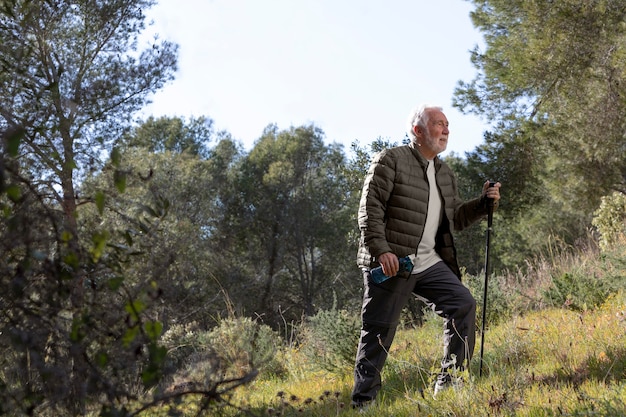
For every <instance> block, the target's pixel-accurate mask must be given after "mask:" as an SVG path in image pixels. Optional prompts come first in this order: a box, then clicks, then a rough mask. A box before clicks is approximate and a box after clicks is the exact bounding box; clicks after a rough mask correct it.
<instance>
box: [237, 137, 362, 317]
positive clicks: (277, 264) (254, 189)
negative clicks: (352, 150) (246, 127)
mask: <svg viewBox="0 0 626 417" xmlns="http://www.w3.org/2000/svg"><path fill="white" fill-rule="evenodd" d="M344 167H345V160H344V156H343V153H342V152H341V148H340V147H339V146H337V145H331V146H326V145H324V142H323V133H322V131H321V130H319V129H318V128H315V127H313V126H302V127H297V128H291V129H289V130H286V131H279V130H278V129H277V127H276V126H273V125H270V126H268V127H267V128H266V129H265V131H264V132H263V135H262V136H261V138H260V139H259V140H258V141H257V142H256V144H255V146H254V149H252V151H251V152H250V153H249V155H248V156H247V157H246V158H244V160H243V161H242V164H241V166H240V177H239V178H238V182H237V186H236V188H237V190H238V192H239V202H238V205H236V206H234V207H233V210H232V211H231V214H230V217H229V218H230V221H229V222H227V223H225V226H226V227H228V229H229V230H231V231H235V233H236V236H237V239H238V242H239V245H240V246H239V248H240V249H239V250H238V251H237V252H239V254H240V255H244V256H245V258H244V259H245V263H246V264H247V265H249V266H250V267H249V271H251V274H250V275H251V276H248V277H245V281H243V283H242V284H241V285H242V286H244V288H241V289H240V292H238V294H242V295H243V293H244V292H245V293H247V294H250V293H254V294H257V297H256V298H255V299H254V301H255V302H256V303H255V305H253V306H250V307H249V308H251V309H253V310H254V311H256V312H257V313H260V314H267V316H268V318H271V319H272V320H273V322H279V321H278V320H280V317H279V316H278V314H279V312H280V311H283V312H284V311H289V315H288V317H289V318H294V319H299V318H300V316H301V315H302V314H307V315H310V314H313V313H314V310H315V309H316V308H318V307H324V306H327V307H329V306H330V305H331V304H330V301H331V300H332V294H333V292H335V293H336V294H339V297H340V298H341V299H342V300H345V297H344V296H343V294H345V293H346V292H351V291H352V288H353V286H352V285H347V286H346V285H345V284H344V283H343V282H342V280H341V278H342V277H343V272H344V271H346V270H347V271H351V270H354V264H353V263H350V262H348V263H347V262H346V260H347V259H352V258H353V257H354V253H355V251H356V249H355V247H353V246H351V245H350V244H349V242H347V240H346V238H347V236H348V232H349V230H351V229H352V228H353V224H352V223H351V222H350V216H351V215H352V214H353V213H352V210H355V208H354V207H351V206H350V205H348V204H347V203H348V202H349V201H350V198H349V195H350V193H351V192H353V190H351V189H349V188H348V183H347V181H346V177H345V176H344V173H345V170H344ZM346 268H347V269H346ZM274 320H275V321H274Z"/></svg>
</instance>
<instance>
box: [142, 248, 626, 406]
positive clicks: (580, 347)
mask: <svg viewBox="0 0 626 417" xmlns="http://www.w3.org/2000/svg"><path fill="white" fill-rule="evenodd" d="M623 259H626V245H618V246H617V247H616V251H615V252H614V253H613V254H611V256H607V255H604V254H600V253H599V252H598V251H597V250H596V249H594V248H592V249H591V250H586V251H583V252H579V253H575V254H571V253H569V254H567V253H566V254H559V256H555V257H554V258H553V259H548V260H546V259H539V260H538V262H535V263H534V264H532V265H531V267H530V268H528V270H527V271H526V275H525V276H522V275H521V274H520V273H515V274H509V275H507V276H504V277H494V287H495V286H498V288H500V290H501V291H500V292H494V294H493V297H494V300H493V303H492V301H491V299H490V303H491V305H492V306H494V307H495V306H498V303H499V302H501V303H502V302H506V304H502V306H503V307H502V310H503V311H505V310H506V312H507V313H510V314H504V315H502V316H499V317H498V318H499V319H498V320H489V321H488V323H489V326H488V328H487V331H486V334H485V349H484V362H483V374H482V376H479V348H480V334H478V335H477V336H478V338H477V339H478V340H477V343H476V351H475V355H474V359H473V360H472V362H471V364H470V369H469V373H468V375H466V376H467V378H466V380H467V382H466V383H465V384H464V385H463V386H462V387H460V388H456V389H450V390H447V391H444V392H443V393H442V394H441V395H439V396H437V398H433V395H432V392H433V390H432V387H433V385H434V379H435V374H436V372H437V371H438V369H439V360H440V358H441V355H442V345H441V343H442V321H441V319H440V318H438V317H437V316H435V315H434V314H432V313H427V315H426V317H425V320H424V324H423V325H422V326H421V327H419V328H401V329H399V330H398V333H397V335H396V339H395V341H394V343H393V345H392V347H391V350H390V354H389V358H388V360H387V363H386V365H385V367H384V369H383V373H382V377H383V388H382V390H381V391H380V393H379V395H378V397H377V399H376V403H375V404H374V405H373V406H372V407H370V408H369V409H367V410H366V411H365V412H363V413H358V412H357V410H353V409H351V407H350V391H351V388H352V382H353V379H352V378H353V377H352V364H351V363H346V364H345V366H344V367H343V369H336V370H335V371H334V372H328V371H320V370H319V369H320V368H319V366H316V365H319V361H316V360H315V358H313V357H312V355H313V353H311V352H312V351H311V350H307V349H302V350H298V349H295V348H288V349H287V348H285V349H283V350H281V352H279V358H280V362H281V363H282V364H283V365H284V368H285V369H286V373H283V374H281V376H269V375H263V374H261V375H259V377H258V378H256V379H255V380H254V381H252V382H251V383H249V384H248V385H245V386H242V387H240V388H238V389H236V390H233V391H231V392H230V393H229V396H228V397H227V400H228V403H229V404H228V405H225V404H213V405H212V406H211V409H210V410H211V411H210V413H204V414H203V413H202V412H199V410H198V408H197V404H198V403H199V402H200V401H198V400H199V398H195V399H194V398H193V397H189V398H187V399H186V400H185V401H184V407H182V408H183V409H182V410H181V407H180V404H179V407H178V410H179V411H181V413H178V414H164V413H167V412H168V410H167V408H163V409H161V410H159V411H158V413H157V414H155V410H152V412H151V413H150V414H145V415H146V416H147V415H150V416H155V415H159V416H161V415H163V416H164V415H180V416H195V415H211V416H224V417H235V416H319V417H332V416H345V417H350V416H356V415H362V416H376V417H379V416H384V417H387V416H389V417H391V416H394V417H404V416H406V417H416V416H432V417H437V416H454V417H466V416H467V417H482V416H498V417H500V416H501V417H508V416H520V417H526V416H527V417H543V416H626V406H625V405H624V402H625V400H626V291H624V290H621V291H619V292H617V293H616V294H613V295H611V296H609V297H608V298H606V299H605V301H604V302H603V303H602V304H601V305H597V304H596V303H591V304H589V306H588V307H587V305H586V304H585V301H586V300H589V299H591V298H592V297H591V296H592V295H594V294H595V291H594V288H593V285H594V281H593V279H598V280H601V281H602V282H609V283H622V288H623V282H624V268H623V267H624V261H623ZM616 260H617V261H616ZM572 271H575V275H576V277H579V278H580V277H582V278H581V279H582V280H583V281H585V282H586V285H587V286H581V287H579V288H578V289H577V292H573V293H572V294H564V297H563V298H562V300H561V299H559V298H548V299H546V298H545V294H546V291H545V290H546V288H548V287H549V286H550V285H551V283H553V282H554V281H555V279H556V280H560V279H562V277H566V276H568V275H567V274H570V275H571V274H572ZM495 278H497V279H495ZM561 282H565V283H566V282H567V281H561ZM589 283H590V285H589ZM470 284H471V283H470ZM598 286H599V284H598ZM470 287H471V285H470ZM472 289H473V292H478V293H480V288H479V287H476V288H472ZM507 291H508V292H507ZM568 291H569V290H568ZM571 299H574V300H577V301H580V302H577V303H576V304H577V305H581V306H583V307H584V308H578V309H573V308H572V303H570V302H569V300H571ZM511 300H515V302H514V303H511ZM555 300H556V302H555ZM335 338H340V336H335ZM328 343H332V342H328Z"/></svg>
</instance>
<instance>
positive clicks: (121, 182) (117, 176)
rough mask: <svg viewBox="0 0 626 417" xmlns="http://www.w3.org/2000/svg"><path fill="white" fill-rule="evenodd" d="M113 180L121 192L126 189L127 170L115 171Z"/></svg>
mask: <svg viewBox="0 0 626 417" xmlns="http://www.w3.org/2000/svg"><path fill="white" fill-rule="evenodd" d="M113 182H114V183H115V188H117V190H118V191H119V192H120V193H123V192H124V191H126V172H124V171H120V170H116V171H115V172H114V173H113Z"/></svg>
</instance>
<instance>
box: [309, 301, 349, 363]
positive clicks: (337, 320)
mask: <svg viewBox="0 0 626 417" xmlns="http://www.w3.org/2000/svg"><path fill="white" fill-rule="evenodd" d="M360 329H361V323H360V319H359V317H358V316H356V315H354V314H350V313H348V312H347V311H345V310H337V309H335V308H333V309H331V310H322V311H319V312H318V313H317V314H316V315H314V316H312V317H310V318H309V319H308V321H307V322H305V323H304V324H303V325H302V328H301V333H300V335H301V341H302V345H301V350H302V351H303V353H304V354H305V355H306V356H307V357H308V358H310V359H311V361H312V363H313V365H314V366H317V367H319V368H321V369H323V370H327V371H330V372H335V371H342V370H346V369H347V368H351V367H352V366H353V365H354V357H355V355H356V347H357V343H358V338H359V332H360Z"/></svg>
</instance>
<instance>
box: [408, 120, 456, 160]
mask: <svg viewBox="0 0 626 417" xmlns="http://www.w3.org/2000/svg"><path fill="white" fill-rule="evenodd" d="M427 112H428V120H427V122H426V128H425V129H424V128H423V127H422V126H416V127H415V130H416V132H415V133H416V135H417V142H418V144H420V147H419V148H418V149H419V150H420V152H422V154H423V155H424V156H425V157H426V158H427V159H433V158H434V157H435V156H437V155H438V154H440V153H441V152H443V151H445V150H446V147H447V146H448V135H449V134H450V131H449V130H448V119H447V118H446V115H445V114H443V112H441V111H439V110H435V109H432V110H427Z"/></svg>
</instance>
